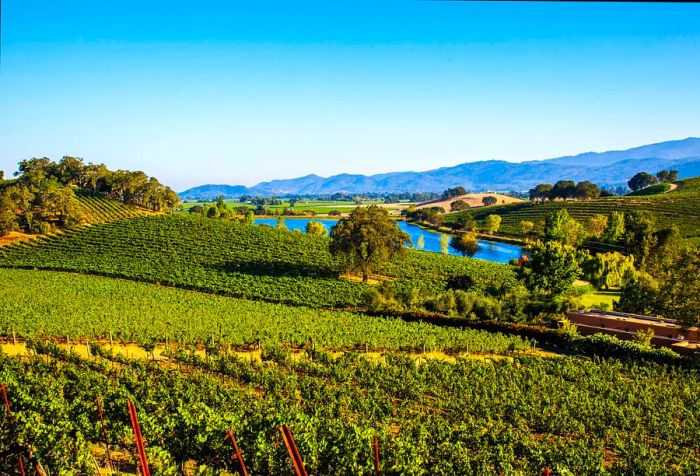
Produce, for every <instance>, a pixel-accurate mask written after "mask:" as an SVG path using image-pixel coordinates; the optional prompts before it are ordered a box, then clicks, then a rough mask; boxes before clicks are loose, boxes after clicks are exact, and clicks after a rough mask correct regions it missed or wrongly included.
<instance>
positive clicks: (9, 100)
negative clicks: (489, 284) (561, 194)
mask: <svg viewBox="0 0 700 476" xmlns="http://www.w3.org/2000/svg"><path fill="white" fill-rule="evenodd" d="M2 8H3V11H2V69H1V70H0V169H3V170H5V172H6V174H7V173H11V172H12V171H14V170H15V169H16V164H17V162H18V161H19V160H21V159H25V158H30V157H33V156H48V157H52V158H55V159H58V158H60V157H61V156H63V155H75V156H79V157H83V158H84V159H85V160H86V161H90V162H104V163H105V164H107V165H108V166H109V167H110V168H128V169H140V170H144V171H145V172H147V173H149V174H151V175H155V176H156V177H158V178H159V179H161V180H162V181H164V182H166V183H168V184H171V185H172V186H174V187H175V188H176V190H182V189H184V188H186V187H189V186H192V185H197V184H202V183H229V184H239V183H242V184H246V185H252V184H254V183H256V182H258V181H261V180H267V179H272V178H288V177H295V176H301V175H306V174H309V173H316V174H319V175H331V174H335V173H341V172H348V173H377V172H386V171H398V170H427V169H431V168H436V167H440V166H448V165H455V164H458V163H462V162H467V161H474V160H485V159H502V160H510V161H520V160H529V159H541V158H549V157H556V156H560V155H566V154H571V153H578V152H585V151H589V150H609V149H621V148H628V147H632V146H637V145H642V144H647V143H651V142H658V141H663V140H669V139H680V138H685V137H688V136H698V135H700V87H699V86H698V85H699V84H700V83H699V81H700V5H699V4H694V5H683V4H651V5H649V4H607V3H606V4H558V3H524V4H513V3H462V2H427V1H426V2H419V1H400V2H398V1H397V2H391V1H389V2H385V1H382V2H377V1H373V2H358V1H352V2H350V1H348V2H341V1H319V2H305V1H301V0H296V1H293V2H290V1H285V2H248V3H247V4H245V5H244V4H243V2H231V1H213V0H199V1H178V0H167V1H156V0H148V1H146V0H140V1H132V0H118V1H117V0H114V1H110V0H99V1H97V0H82V1H81V0H60V1H58V0H44V1H39V0H4V1H3V2H2Z"/></svg>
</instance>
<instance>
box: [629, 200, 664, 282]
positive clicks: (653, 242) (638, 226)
mask: <svg viewBox="0 0 700 476" xmlns="http://www.w3.org/2000/svg"><path fill="white" fill-rule="evenodd" d="M655 227H656V219H655V218H654V215H652V214H651V213H649V212H647V211H633V212H630V213H627V214H625V234H624V236H623V237H622V240H621V242H622V244H623V245H624V246H625V247H626V248H627V249H628V250H629V251H630V252H631V253H632V254H633V255H634V259H635V261H636V263H637V266H638V267H639V268H640V269H644V267H645V266H646V261H647V258H648V257H649V255H650V254H651V253H652V251H653V249H654V248H656V246H657V244H658V239H657V237H656V236H654V229H655Z"/></svg>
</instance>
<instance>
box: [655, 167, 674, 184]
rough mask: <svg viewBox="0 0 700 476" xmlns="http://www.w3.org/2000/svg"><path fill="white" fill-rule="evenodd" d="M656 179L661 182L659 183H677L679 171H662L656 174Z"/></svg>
mask: <svg viewBox="0 0 700 476" xmlns="http://www.w3.org/2000/svg"><path fill="white" fill-rule="evenodd" d="M656 178H657V179H658V180H659V182H663V183H668V182H675V181H676V180H678V171H677V170H661V171H659V172H657V173H656Z"/></svg>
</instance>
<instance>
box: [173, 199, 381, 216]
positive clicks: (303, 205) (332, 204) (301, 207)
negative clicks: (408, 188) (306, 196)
mask: <svg viewBox="0 0 700 476" xmlns="http://www.w3.org/2000/svg"><path fill="white" fill-rule="evenodd" d="M225 202H226V204H227V205H228V206H229V207H231V208H234V209H236V208H238V207H247V208H251V209H255V208H256V207H257V205H253V204H251V203H240V202H239V201H237V200H226V201H225ZM380 203H384V202H383V201H382V200H366V201H363V202H362V203H361V205H362V206H368V205H374V204H380ZM211 204H212V202H186V203H183V210H184V211H188V210H189V209H190V208H192V207H194V206H196V205H200V206H204V207H207V206H210V205H211ZM357 207H358V204H357V203H355V202H353V201H348V200H346V201H323V200H309V201H303V202H298V203H296V204H295V205H294V207H293V209H294V211H295V212H297V213H300V214H303V213H304V212H305V211H312V212H314V213H316V214H317V215H326V214H328V213H329V212H331V211H334V210H335V211H338V212H340V213H350V212H351V211H353V210H354V209H355V208H357ZM265 208H267V209H268V210H270V211H271V212H273V213H274V212H279V213H282V211H283V210H284V209H285V208H291V207H290V204H289V201H283V203H282V204H280V205H265Z"/></svg>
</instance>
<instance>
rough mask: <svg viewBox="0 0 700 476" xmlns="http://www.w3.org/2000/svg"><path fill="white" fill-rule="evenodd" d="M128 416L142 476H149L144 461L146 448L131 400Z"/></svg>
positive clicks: (146, 463) (146, 462)
mask: <svg viewBox="0 0 700 476" xmlns="http://www.w3.org/2000/svg"><path fill="white" fill-rule="evenodd" d="M129 416H130V417H131V426H132V427H133V429H134V436H135V437H136V448H137V449H138V451H139V459H140V460H141V471H142V472H143V476H151V472H150V471H149V470H148V461H146V450H145V449H144V446H143V437H142V436H141V427H140V426H139V419H138V417H137V416H136V406H135V405H134V402H132V401H131V400H129Z"/></svg>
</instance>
